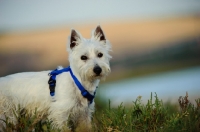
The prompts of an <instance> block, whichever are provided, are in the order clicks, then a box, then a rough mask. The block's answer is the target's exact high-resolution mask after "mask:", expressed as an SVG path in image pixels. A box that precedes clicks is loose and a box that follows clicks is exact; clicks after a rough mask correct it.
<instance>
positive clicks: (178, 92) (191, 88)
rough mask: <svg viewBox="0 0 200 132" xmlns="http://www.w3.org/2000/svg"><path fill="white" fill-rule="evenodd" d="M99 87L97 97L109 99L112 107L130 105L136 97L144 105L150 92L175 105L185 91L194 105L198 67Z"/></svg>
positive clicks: (199, 92) (198, 85)
mask: <svg viewBox="0 0 200 132" xmlns="http://www.w3.org/2000/svg"><path fill="white" fill-rule="evenodd" d="M100 87H101V88H99V89H98V96H100V97H102V98H104V99H107V100H108V99H110V100H111V103H112V105H119V104H120V103H121V102H124V103H125V104H127V103H131V102H132V101H134V100H135V99H136V98H137V97H138V96H142V100H143V103H145V102H147V100H148V99H149V98H150V94H151V92H152V93H155V92H156V93H157V95H158V97H159V98H160V99H163V101H164V102H166V101H171V102H172V103H177V99H178V98H179V96H184V95H185V94H186V91H187V92H188V94H189V100H191V102H193V103H194V99H197V98H200V67H193V68H189V69H184V70H178V71H172V72H166V73H160V74H155V75H149V76H145V77H140V78H131V79H127V80H122V81H118V82H113V83H108V84H104V85H101V86H100ZM154 95H155V94H154Z"/></svg>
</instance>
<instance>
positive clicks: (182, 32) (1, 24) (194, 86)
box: [0, 0, 200, 106]
mask: <svg viewBox="0 0 200 132" xmlns="http://www.w3.org/2000/svg"><path fill="white" fill-rule="evenodd" d="M98 24H100V25H101V27H102V28H103V30H104V32H105V35H106V38H107V39H108V40H109V41H110V42H111V44H112V49H113V51H112V52H111V55H112V56H113V59H112V60H111V69H112V73H111V74H110V76H109V77H108V78H107V80H106V81H104V82H103V83H101V84H100V88H99V89H98V93H97V98H98V99H100V100H103V101H108V99H110V100H111V105H113V106H116V105H119V104H120V103H121V102H124V103H125V104H127V105H128V104H130V103H132V101H133V100H135V99H136V98H137V97H138V96H142V100H143V102H144V103H145V102H146V101H147V100H148V99H149V98H150V94H151V92H152V93H155V92H156V93H157V94H158V97H159V98H161V99H163V100H164V101H171V102H173V103H177V100H178V98H179V96H181V95H182V96H184V95H185V93H186V91H187V92H188V94H189V99H190V100H191V101H194V99H196V98H199V97H200V1H197V0H196V1H195V0H194V1H193V0H190V1H183V0H176V1H155V0H153V1H151V2H150V1H148V2H144V1H134V0H130V1H129V0H127V1H115V0H110V1H93V0H88V1H70V2H69V1H66V0H60V1H52V0H43V1H40V0H34V1H23V0H18V1H15V0H7V1H3V0H0V77H2V76H5V75H8V74H13V73H17V72H26V71H41V70H49V69H55V68H56V67H57V66H58V65H62V66H64V67H67V66H68V65H69V63H68V54H67V52H66V44H67V40H68V36H69V34H70V30H71V29H72V28H74V29H76V30H78V31H79V32H80V33H81V34H82V35H83V37H85V38H90V35H91V30H93V29H94V28H95V27H96V26H97V25H98ZM154 95H155V94H154Z"/></svg>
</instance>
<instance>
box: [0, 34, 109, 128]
mask: <svg viewBox="0 0 200 132" xmlns="http://www.w3.org/2000/svg"><path fill="white" fill-rule="evenodd" d="M77 35H79V38H78V37H76V40H77V41H76V42H75V43H76V46H75V47H73V48H70V37H71V36H70V37H69V44H68V52H69V62H70V67H71V69H72V71H73V73H74V75H75V76H76V77H77V78H78V80H79V81H80V82H81V83H82V85H83V86H84V87H85V89H87V90H88V91H89V92H90V93H91V94H94V91H95V90H96V87H97V86H98V85H99V81H100V79H102V78H105V77H106V76H107V75H108V73H110V66H109V60H110V59H111V56H110V55H109V51H110V50H111V45H110V43H109V41H108V40H106V41H100V38H99V37H100V36H101V35H103V34H99V33H98V34H96V35H95V33H94V32H93V33H92V37H91V39H85V38H83V37H82V36H81V35H80V34H79V33H77ZM99 52H101V53H102V54H103V56H102V57H101V58H99V57H97V54H98V53H99ZM82 55H86V56H87V57H88V60H87V61H83V60H81V59H80V57H81V56H82ZM47 59H48V58H47ZM96 65H98V66H99V67H101V68H102V72H101V74H100V76H95V73H94V72H93V68H94V67H95V66H96ZM60 68H61V67H59V69H60ZM49 72H51V71H41V72H25V73H17V74H13V75H9V76H6V77H2V78H0V118H3V117H4V114H5V115H7V116H9V119H10V121H11V122H16V119H15V117H14V115H13V114H12V110H13V109H14V110H17V109H18V105H20V107H21V108H24V109H26V110H27V111H28V112H34V110H35V108H37V110H38V111H41V112H45V113H48V115H49V116H48V118H49V119H51V120H52V121H53V124H54V127H58V128H61V127H63V126H64V125H65V124H66V122H67V120H68V117H69V116H70V120H72V121H73V122H74V123H77V124H80V123H81V124H85V125H86V126H88V128H89V127H90V121H91V113H92V112H93V111H94V102H93V103H92V104H89V102H88V100H87V99H86V98H84V97H83V96H82V95H81V93H80V90H79V89H78V88H77V86H76V85H75V84H74V81H73V79H72V78H71V75H70V73H69V72H64V73H62V74H60V75H57V77H56V88H55V99H56V101H55V102H51V97H50V94H49V85H48V80H49V76H48V73H49ZM1 123H2V122H0V126H1Z"/></svg>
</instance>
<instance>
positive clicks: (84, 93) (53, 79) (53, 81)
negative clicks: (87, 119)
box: [48, 66, 96, 104]
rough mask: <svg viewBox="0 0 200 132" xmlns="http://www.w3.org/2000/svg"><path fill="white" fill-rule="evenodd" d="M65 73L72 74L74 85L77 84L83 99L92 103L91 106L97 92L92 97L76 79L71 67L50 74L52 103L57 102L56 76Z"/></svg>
mask: <svg viewBox="0 0 200 132" xmlns="http://www.w3.org/2000/svg"><path fill="white" fill-rule="evenodd" d="M63 72H70V74H71V77H72V78H73V80H74V83H75V84H76V86H77V87H78V88H79V90H80V91H81V94H82V96H83V97H85V98H87V99H88V101H90V104H91V103H92V102H93V100H94V97H95V94H96V91H95V92H94V95H91V94H90V93H89V92H88V91H87V90H86V89H85V88H84V87H83V85H82V84H81V83H80V82H79V81H78V79H77V78H76V76H74V74H73V72H72V70H71V68H70V66H69V67H67V68H63V69H61V70H58V69H55V70H53V71H52V72H50V73H49V76H50V78H49V81H48V83H49V90H50V95H51V97H52V101H55V98H54V96H55V87H56V76H57V75H59V74H61V73H63Z"/></svg>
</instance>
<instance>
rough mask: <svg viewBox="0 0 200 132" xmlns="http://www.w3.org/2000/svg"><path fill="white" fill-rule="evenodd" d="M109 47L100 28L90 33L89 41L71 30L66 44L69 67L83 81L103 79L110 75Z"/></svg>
mask: <svg viewBox="0 0 200 132" xmlns="http://www.w3.org/2000/svg"><path fill="white" fill-rule="evenodd" d="M110 50H111V45H110V43H109V41H108V40H107V39H106V37H105V35H104V33H103V30H102V29H101V27H100V26H97V27H96V29H95V30H94V31H93V32H92V37H91V39H85V38H83V37H82V36H81V34H80V33H78V32H77V31H75V30H74V29H72V30H71V35H70V37H69V42H68V52H69V62H70V66H71V67H72V69H73V70H74V72H76V74H79V75H80V77H81V78H82V79H84V80H96V79H102V78H105V77H106V76H107V75H108V74H109V73H110V64H109V61H110V59H111V58H112V57H111V56H110V55H109V51H110Z"/></svg>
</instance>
